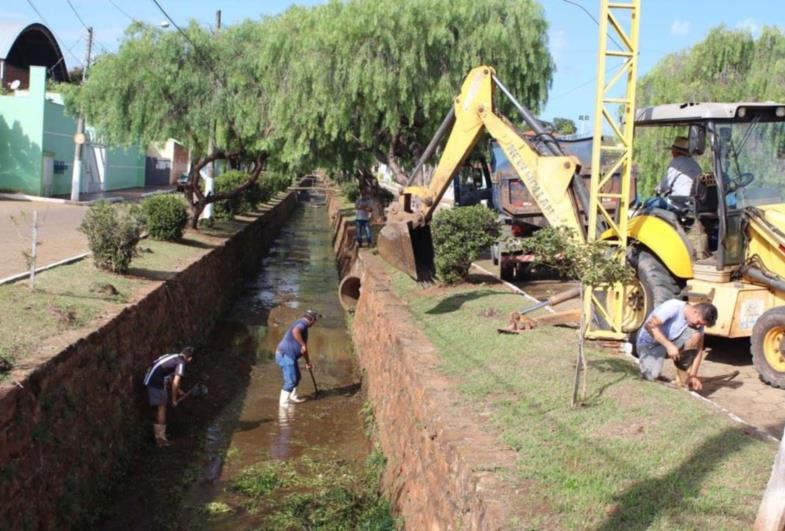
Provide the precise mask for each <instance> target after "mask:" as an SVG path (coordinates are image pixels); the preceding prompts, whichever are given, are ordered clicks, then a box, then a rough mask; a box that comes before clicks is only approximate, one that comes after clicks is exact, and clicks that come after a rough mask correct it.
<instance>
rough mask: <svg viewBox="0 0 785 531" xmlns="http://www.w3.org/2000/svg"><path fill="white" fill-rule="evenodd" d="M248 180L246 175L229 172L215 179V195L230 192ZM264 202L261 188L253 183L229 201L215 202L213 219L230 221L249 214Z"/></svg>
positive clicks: (238, 172) (239, 172)
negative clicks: (240, 215) (246, 213)
mask: <svg viewBox="0 0 785 531" xmlns="http://www.w3.org/2000/svg"><path fill="white" fill-rule="evenodd" d="M247 180H248V174H247V173H245V172H242V171H238V170H229V171H227V172H225V173H222V174H220V175H219V176H218V177H216V178H215V193H225V192H231V191H232V190H234V189H236V188H239V187H240V186H242V185H243V184H244V183H245V182H246V181H247ZM263 200H264V198H263V191H262V187H261V186H259V182H258V181H257V182H255V183H254V184H252V185H251V186H250V187H248V188H246V189H245V190H243V191H242V192H240V193H239V194H237V195H236V196H234V197H232V198H230V199H223V200H221V201H216V202H215V203H214V204H215V210H214V212H215V217H216V218H218V219H232V218H233V217H234V216H236V215H237V214H243V213H245V212H250V211H251V210H253V209H254V208H255V207H256V205H257V204H258V203H260V202H262V201H263Z"/></svg>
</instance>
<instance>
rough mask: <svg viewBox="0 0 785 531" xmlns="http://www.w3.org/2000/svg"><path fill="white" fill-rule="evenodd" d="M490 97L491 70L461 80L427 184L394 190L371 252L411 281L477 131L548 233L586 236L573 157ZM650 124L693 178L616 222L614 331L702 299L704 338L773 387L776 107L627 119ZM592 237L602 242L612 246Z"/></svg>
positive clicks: (778, 164) (783, 334) (781, 306)
mask: <svg viewBox="0 0 785 531" xmlns="http://www.w3.org/2000/svg"><path fill="white" fill-rule="evenodd" d="M496 88H499V89H501V90H502V91H503V92H505V94H507V95H508V96H509V97H511V95H509V93H508V91H507V90H506V89H505V88H504V86H503V85H502V84H501V83H500V82H499V80H498V79H497V78H496V76H495V72H494V70H493V68H491V67H489V66H481V67H478V68H475V69H473V70H472V71H471V72H470V73H469V75H468V76H467V78H466V80H465V81H464V84H463V87H462V90H461V93H460V95H459V96H458V97H457V98H456V100H455V103H454V105H453V109H452V111H451V112H450V114H449V115H448V117H447V119H445V121H444V123H443V124H442V127H440V128H439V131H438V132H437V134H436V136H435V137H434V140H433V141H432V142H431V144H430V145H429V146H428V148H427V149H426V151H425V154H424V155H423V157H422V159H421V161H420V162H419V163H418V165H417V167H416V169H415V171H414V172H413V174H412V177H413V178H414V177H415V176H416V175H417V172H418V171H419V168H420V167H421V166H422V165H423V164H424V163H425V162H426V161H427V159H428V158H429V157H430V156H432V154H433V152H434V151H435V148H436V146H437V145H438V143H439V142H440V141H441V139H442V138H443V137H444V136H445V135H446V134H447V132H448V131H449V132H450V134H449V137H448V139H447V142H446V144H445V146H444V149H443V152H442V155H441V158H440V160H439V163H438V165H437V167H436V169H435V171H434V173H433V175H432V177H431V181H430V184H429V185H428V186H409V187H406V188H405V189H404V190H403V191H402V193H401V195H400V197H399V201H398V203H396V204H394V205H392V206H391V207H390V209H389V211H388V218H387V224H386V225H385V227H384V228H383V229H382V232H381V233H380V236H379V242H378V247H379V252H380V254H381V255H382V257H383V258H385V259H386V260H387V261H388V262H389V263H391V264H392V265H394V266H396V267H397V268H399V269H400V270H402V271H404V272H406V273H408V274H410V275H411V276H412V277H414V278H417V279H420V280H424V279H429V278H430V277H431V276H432V274H433V246H432V242H431V235H430V226H429V224H430V220H431V217H432V216H433V213H434V210H435V208H436V205H437V204H438V202H439V201H440V199H441V198H442V195H443V194H444V192H445V190H446V188H447V187H448V186H449V184H450V182H451V179H452V177H453V175H454V174H455V172H456V171H457V170H458V169H459V168H460V167H461V165H462V164H463V161H464V160H465V158H466V157H467V156H468V155H469V153H470V152H471V151H472V149H473V148H474V146H475V144H476V143H477V141H478V139H479V138H480V136H481V135H482V134H483V133H484V132H487V133H488V134H490V136H492V137H493V138H494V139H495V140H496V141H497V142H498V143H499V145H500V146H501V148H502V149H503V150H504V152H505V154H506V156H507V158H508V159H509V161H510V163H511V164H512V166H513V167H514V168H515V171H516V172H517V173H518V175H519V176H520V178H521V181H522V182H523V184H524V185H525V186H526V188H527V190H528V191H529V193H530V194H531V196H532V198H533V199H534V200H535V201H536V203H537V205H538V206H539V208H540V210H541V211H542V214H543V216H544V217H545V218H546V219H547V220H548V222H549V223H550V224H551V225H554V226H568V227H571V228H573V229H575V231H576V233H577V234H580V235H581V236H582V237H585V235H586V234H587V229H589V228H590V227H589V222H588V219H586V217H585V216H584V213H585V212H590V210H591V207H592V205H590V204H589V203H590V201H589V196H588V193H587V191H586V189H585V186H584V185H583V181H582V180H581V179H580V178H579V176H578V173H579V172H578V171H577V170H578V161H577V159H575V158H574V157H570V156H565V155H564V154H563V152H562V151H561V149H560V147H559V145H558V142H557V141H556V140H555V139H553V138H552V137H550V136H548V135H547V134H546V133H545V131H543V130H542V128H541V126H540V124H539V122H538V121H537V119H536V118H534V117H533V116H531V113H529V112H528V111H526V109H524V108H523V107H522V106H520V105H519V104H517V102H515V100H514V99H513V102H514V103H515V105H516V107H518V109H519V111H521V114H522V116H523V119H524V121H525V122H526V124H527V126H528V127H529V128H531V129H532V130H533V131H534V132H535V135H534V136H533V137H531V136H527V135H524V134H522V133H521V132H520V131H519V130H518V129H517V128H516V127H515V126H514V125H513V124H512V123H511V122H510V121H509V120H507V119H505V118H504V117H503V116H501V115H500V114H499V113H498V112H496V110H495V108H494V105H493V94H494V90H495V89H496ZM660 126H669V127H677V128H684V129H688V130H689V133H688V134H689V143H690V152H691V153H692V154H693V155H695V156H698V157H702V158H701V163H702V165H703V168H704V170H705V173H704V175H703V176H702V177H701V178H700V179H697V180H696V181H695V185H694V188H693V193H692V194H691V196H689V197H687V198H684V200H683V201H680V202H676V201H675V198H663V202H660V203H658V204H653V205H651V206H647V207H643V208H639V209H638V210H636V211H635V212H633V215H632V216H631V217H630V219H629V220H628V223H627V224H626V225H627V229H626V232H625V234H626V236H627V253H626V254H627V257H628V259H629V261H630V263H631V264H632V265H633V267H635V268H636V271H637V280H636V283H635V285H633V286H627V287H626V288H625V289H624V291H623V296H622V297H618V298H617V299H616V300H617V301H619V302H618V304H621V305H622V306H623V308H622V314H623V319H622V329H623V331H624V332H626V333H629V334H634V333H635V332H636V331H637V329H638V328H639V327H640V326H641V324H642V322H643V320H644V319H645V317H646V316H647V315H648V313H649V312H650V311H651V310H652V309H653V308H654V307H655V306H656V305H657V304H659V303H660V302H662V301H664V300H667V299H669V298H672V297H679V296H686V297H688V298H690V299H692V300H708V301H710V302H713V303H714V304H715V305H716V306H717V308H718V309H719V318H718V320H717V323H716V325H715V326H714V327H712V328H710V329H708V330H707V333H709V334H712V335H717V336H723V337H749V336H751V341H752V353H753V361H754V364H755V367H756V369H757V370H758V372H759V373H760V375H761V378H762V379H763V380H764V381H766V382H768V383H769V384H772V385H775V386H777V387H782V388H785V197H783V176H785V104H774V103H766V104H760V103H749V104H745V103H697V104H682V105H675V104H674V105H661V106H657V107H650V108H645V109H641V110H640V111H639V112H638V113H637V114H636V127H660ZM707 147H708V148H710V149H708V150H707ZM663 156H664V157H667V154H664V155H663ZM599 222H600V223H603V220H602V218H600V219H599ZM618 222H619V220H618V219H616V220H613V219H607V220H605V223H607V224H613V223H615V224H618ZM598 230H599V232H600V233H601V234H602V236H601V237H602V238H614V237H615V236H614V235H613V234H612V231H606V232H604V233H603V231H602V227H598Z"/></svg>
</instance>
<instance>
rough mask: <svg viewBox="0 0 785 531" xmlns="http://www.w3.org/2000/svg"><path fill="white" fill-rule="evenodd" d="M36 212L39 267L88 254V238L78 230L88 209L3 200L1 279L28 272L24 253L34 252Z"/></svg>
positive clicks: (0, 217)
mask: <svg viewBox="0 0 785 531" xmlns="http://www.w3.org/2000/svg"><path fill="white" fill-rule="evenodd" d="M33 211H38V241H39V242H40V243H39V246H38V250H37V253H38V256H37V259H36V264H37V265H38V267H41V266H44V265H46V264H50V263H52V262H57V261H59V260H65V259H66V258H70V257H72V256H76V255H78V254H82V253H85V252H87V239H86V238H85V236H84V234H82V233H81V232H79V231H78V230H77V227H78V226H79V224H80V223H81V222H82V218H83V217H84V214H85V212H86V209H85V207H83V206H80V205H66V204H59V203H50V202H38V201H17V200H13V199H5V198H0V242H1V243H2V248H3V252H2V253H0V278H6V277H9V276H11V275H15V274H17V273H22V272H24V271H26V270H27V264H26V262H25V257H24V255H23V254H22V253H23V252H28V253H29V252H30V250H31V246H32V243H31V235H32V226H33ZM12 216H13V218H14V219H16V223H14V222H13V221H12V220H11V217H12Z"/></svg>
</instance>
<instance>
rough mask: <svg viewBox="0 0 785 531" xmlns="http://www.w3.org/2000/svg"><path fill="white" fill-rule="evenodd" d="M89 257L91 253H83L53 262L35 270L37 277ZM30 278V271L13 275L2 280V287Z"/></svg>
mask: <svg viewBox="0 0 785 531" xmlns="http://www.w3.org/2000/svg"><path fill="white" fill-rule="evenodd" d="M88 256H90V253H82V254H78V255H76V256H72V257H70V258H66V259H64V260H58V261H57V262H52V263H51V264H47V265H45V266H41V267H39V268H37V269H36V270H35V274H36V275H37V274H38V273H40V272H42V271H46V270H47V269H53V268H55V267H58V266H61V265H66V264H72V263H74V262H78V261H79V260H82V259H83V258H86V257H88ZM29 276H30V271H25V272H24V273H17V274H15V275H11V276H10V277H5V278H0V286H2V285H3V284H10V283H12V282H16V281H18V280H22V279H23V278H26V277H29Z"/></svg>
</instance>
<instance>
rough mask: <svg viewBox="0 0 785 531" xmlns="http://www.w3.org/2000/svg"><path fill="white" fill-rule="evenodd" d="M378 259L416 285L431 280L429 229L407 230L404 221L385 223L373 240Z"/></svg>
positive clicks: (431, 264)
mask: <svg viewBox="0 0 785 531" xmlns="http://www.w3.org/2000/svg"><path fill="white" fill-rule="evenodd" d="M377 248H378V249H379V254H380V255H381V256H382V258H383V259H384V260H385V261H386V262H387V263H389V264H390V265H392V266H393V267H395V268H396V269H399V270H401V271H403V272H404V273H406V274H407V275H409V276H410V277H412V278H413V279H415V280H417V281H420V282H429V281H431V280H433V278H434V266H433V240H432V239H431V227H430V226H428V225H425V226H423V227H417V228H411V226H410V224H409V223H407V222H399V221H388V222H387V224H386V225H385V226H384V227H383V228H382V230H381V232H380V233H379V237H378V239H377Z"/></svg>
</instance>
